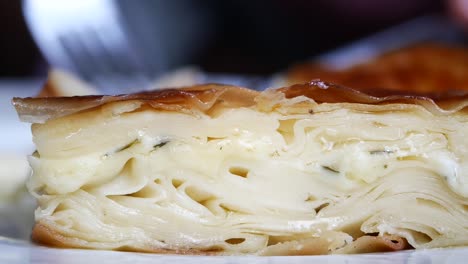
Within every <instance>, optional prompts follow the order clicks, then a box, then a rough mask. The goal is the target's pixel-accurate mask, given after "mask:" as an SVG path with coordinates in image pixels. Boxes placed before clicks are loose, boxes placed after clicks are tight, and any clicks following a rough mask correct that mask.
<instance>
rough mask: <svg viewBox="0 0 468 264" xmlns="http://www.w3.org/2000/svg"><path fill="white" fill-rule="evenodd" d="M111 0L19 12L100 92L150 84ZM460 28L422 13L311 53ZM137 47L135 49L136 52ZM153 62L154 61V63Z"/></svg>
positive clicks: (334, 55)
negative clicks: (344, 43) (360, 37)
mask: <svg viewBox="0 0 468 264" xmlns="http://www.w3.org/2000/svg"><path fill="white" fill-rule="evenodd" d="M116 3H117V2H116V1H113V0H81V1H63V0H25V2H24V13H25V17H26V21H27V22H28V26H29V27H30V29H31V31H32V33H33V36H34V38H35V40H36V42H37V43H38V44H39V48H40V49H41V50H42V53H43V54H44V55H45V57H46V58H47V60H48V61H49V63H51V64H52V65H53V66H55V67H60V68H64V69H68V70H70V71H72V72H75V73H76V74H77V75H78V76H80V77H81V78H83V79H85V80H87V81H89V82H91V83H92V84H94V85H95V86H96V87H98V88H99V89H100V92H101V93H105V94H116V93H129V92H134V91H136V90H143V89H146V88H151V87H152V86H151V85H152V84H153V83H154V80H155V77H158V76H156V74H161V73H163V70H164V69H163V68H164V66H163V67H156V68H155V67H154V65H149V63H150V61H151V60H154V58H149V61H148V58H146V57H142V56H144V55H145V51H140V50H137V49H135V46H134V43H132V41H135V40H134V38H132V37H131V34H130V33H131V32H130V31H127V27H128V25H127V24H126V23H124V22H123V21H124V20H123V19H122V18H121V14H120V12H119V10H118V8H117V5H116ZM460 36H463V34H460V29H458V28H457V27H455V26H454V25H453V24H452V23H451V22H450V21H447V19H446V18H444V17H440V16H437V15H429V16H423V17H419V18H416V19H413V20H411V21H408V22H406V23H403V24H401V25H397V26H394V27H393V28H390V29H387V30H385V31H382V32H379V33H377V34H375V35H372V36H370V37H367V38H364V39H361V40H358V41H356V42H354V43H351V44H349V45H346V46H344V47H342V48H339V49H337V50H334V51H331V52H328V53H325V54H322V55H320V56H317V57H315V58H313V59H312V62H314V63H317V62H318V63H320V64H322V65H326V66H329V67H331V68H334V69H341V68H347V67H350V66H352V65H354V64H357V63H360V62H363V61H365V60H368V59H370V58H372V57H375V56H378V55H380V54H381V53H383V52H388V51H391V50H395V49H398V48H402V47H404V46H408V45H411V44H414V43H417V42H424V41H438V42H459V41H460V39H459V38H460ZM138 51H140V53H138ZM157 64H158V63H156V65H157ZM278 76H280V77H281V73H280V74H276V75H273V76H246V75H235V74H211V73H205V72H198V73H197V74H196V77H195V78H194V80H193V84H197V83H226V84H232V85H238V86H244V87H249V88H252V89H256V90H263V89H265V88H267V87H271V86H275V85H278V82H277V81H278V79H281V78H278Z"/></svg>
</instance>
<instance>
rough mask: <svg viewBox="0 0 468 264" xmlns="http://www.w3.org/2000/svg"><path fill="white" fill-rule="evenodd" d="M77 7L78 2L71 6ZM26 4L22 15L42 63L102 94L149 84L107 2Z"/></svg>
mask: <svg viewBox="0 0 468 264" xmlns="http://www.w3.org/2000/svg"><path fill="white" fill-rule="evenodd" d="M77 2H78V1H77ZM77 2H75V1H60V0H40V1H37V0H29V1H25V2H24V13H25V17H26V21H27V23H28V26H29V27H30V29H31V31H32V33H33V36H34V38H35V40H36V42H37V43H38V44H39V47H40V49H41V51H42V53H43V54H44V55H45V56H46V58H47V60H48V62H49V63H50V64H51V65H53V66H54V67H59V68H64V69H66V70H69V71H71V72H74V73H76V74H77V75H78V76H80V77H81V78H83V79H85V80H87V81H89V82H91V83H93V84H94V85H96V86H97V87H99V88H100V90H101V92H103V93H108V94H115V93H124V92H125V93H128V92H132V91H135V90H140V89H142V88H144V87H146V86H148V85H149V84H150V81H151V79H152V78H151V77H150V76H151V73H150V72H148V68H147V67H145V65H143V63H142V61H143V60H141V58H140V57H139V54H138V53H137V52H136V50H135V49H134V47H133V46H132V43H131V42H130V40H131V38H130V37H129V36H128V34H127V32H126V31H125V25H124V23H123V22H122V19H121V18H120V16H119V12H118V10H117V7H116V5H115V2H114V1H112V0H82V1H79V3H77Z"/></svg>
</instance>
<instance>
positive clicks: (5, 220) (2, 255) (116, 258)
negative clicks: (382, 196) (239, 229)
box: [0, 80, 468, 264]
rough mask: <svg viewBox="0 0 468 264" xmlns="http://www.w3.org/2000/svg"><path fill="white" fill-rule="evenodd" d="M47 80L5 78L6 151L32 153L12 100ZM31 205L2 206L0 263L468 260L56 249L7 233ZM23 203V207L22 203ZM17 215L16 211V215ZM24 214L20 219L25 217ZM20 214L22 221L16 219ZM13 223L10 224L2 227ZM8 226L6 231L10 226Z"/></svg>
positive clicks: (454, 257)
mask: <svg viewBox="0 0 468 264" xmlns="http://www.w3.org/2000/svg"><path fill="white" fill-rule="evenodd" d="M40 85H41V81H37V80H36V81H12V80H10V81H5V80H3V81H2V80H0V100H1V101H0V123H1V124H2V125H1V128H2V129H0V153H1V154H2V155H12V156H16V157H18V156H21V155H27V154H29V153H31V151H32V150H33V145H32V141H31V135H30V130H29V124H24V123H20V122H19V120H18V117H17V115H16V112H15V111H14V108H13V107H12V105H11V102H10V101H11V98H12V97H13V96H20V97H26V96H33V95H34V94H36V93H37V92H38V91H39V89H40ZM30 206H31V204H30V203H28V202H21V201H19V202H18V201H16V202H15V203H14V204H11V205H9V208H8V211H5V212H8V215H5V214H2V213H1V210H2V207H1V206H0V264H3V263H11V264H16V263H52V264H53V263H100V264H106V263H143V264H144V263H154V264H158V263H207V264H210V263H260V264H261V263H269V264H275V263H292V264H294V263H415V264H416V263H417V264H419V263H468V248H455V249H438V250H417V251H414V250H410V251H404V252H397V253H384V254H361V255H347V256H345V255H335V256H303V257H301V256H296V257H255V256H242V257H239V256H238V257H213V256H210V257H206V256H175V255H157V254H139V253H129V252H114V251H93V250H76V249H54V248H46V247H41V246H36V245H33V244H31V243H29V242H27V241H26V240H16V241H15V240H10V239H6V238H3V239H2V238H1V235H3V236H6V235H10V236H12V235H11V233H15V232H13V231H15V229H21V228H22V230H16V231H18V232H16V234H17V235H16V236H17V237H22V238H25V237H27V236H28V234H29V232H30V231H29V230H30V228H31V226H30V224H31V222H32V219H31V218H32V213H31V212H25V210H30V209H28V207H30ZM19 207H21V208H19ZM15 214H16V215H15ZM19 217H20V219H19ZM15 219H17V220H15ZM2 224H3V226H5V225H8V224H9V225H10V226H11V227H10V228H6V229H3V228H1V227H2ZM5 230H6V231H5Z"/></svg>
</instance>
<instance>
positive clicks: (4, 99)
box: [0, 79, 42, 155]
mask: <svg viewBox="0 0 468 264" xmlns="http://www.w3.org/2000/svg"><path fill="white" fill-rule="evenodd" d="M41 84H42V81H40V80H24V81H18V80H2V79H0V124H1V128H2V129H0V153H1V154H3V153H9V154H20V155H23V154H25V153H30V151H31V150H33V145H32V141H31V133H30V129H29V127H30V125H29V124H26V123H21V122H19V119H18V116H17V115H16V111H15V108H14V107H13V105H12V104H11V99H12V98H13V97H15V96H17V97H28V96H34V95H36V94H37V93H38V92H39V90H40V88H41Z"/></svg>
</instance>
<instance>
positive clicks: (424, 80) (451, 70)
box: [286, 44, 468, 93]
mask: <svg viewBox="0 0 468 264" xmlns="http://www.w3.org/2000/svg"><path fill="white" fill-rule="evenodd" d="M313 79H321V80H323V81H328V82H334V83H338V84H341V85H344V86H348V87H351V88H354V89H357V90H361V91H369V90H373V89H385V90H394V91H405V92H406V91H408V92H415V93H440V92H442V93H443V92H445V91H454V90H464V91H468V49H465V48H461V47H450V46H442V45H437V44H420V45H416V46H411V47H408V48H404V49H401V50H398V51H393V52H389V53H386V54H384V55H381V56H379V57H377V58H375V59H373V60H371V61H368V62H366V63H363V64H359V65H355V66H352V67H350V68H348V69H345V70H333V69H327V68H326V67H324V66H322V65H319V64H311V63H309V64H300V65H296V66H294V67H292V68H291V70H290V71H289V72H288V73H287V74H286V82H287V84H288V85H290V84H294V83H303V82H307V81H310V80H313Z"/></svg>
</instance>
